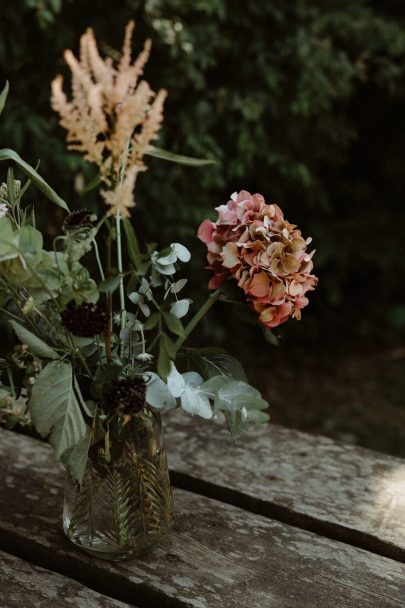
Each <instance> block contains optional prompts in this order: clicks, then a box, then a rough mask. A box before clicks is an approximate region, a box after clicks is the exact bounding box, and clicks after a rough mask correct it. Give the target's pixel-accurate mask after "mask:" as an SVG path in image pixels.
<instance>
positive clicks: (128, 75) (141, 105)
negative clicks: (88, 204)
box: [51, 21, 167, 217]
mask: <svg viewBox="0 0 405 608" xmlns="http://www.w3.org/2000/svg"><path fill="white" fill-rule="evenodd" d="M134 27H135V23H134V22H133V21H130V22H129V23H128V25H127V27H126V30H125V38H124V44H123V47H122V54H121V59H120V61H119V62H118V63H115V64H114V62H113V61H112V59H111V58H107V59H105V60H104V59H102V57H101V56H100V54H99V51H98V48H97V43H96V40H95V37H94V33H93V31H92V30H91V29H88V30H87V31H86V33H85V34H83V36H82V37H81V40H80V56H79V59H77V58H76V57H75V56H74V55H73V53H72V52H71V51H69V50H67V51H65V54H64V57H65V61H66V63H67V64H68V66H69V68H70V70H71V73H72V98H71V100H70V101H68V99H67V97H66V94H65V93H64V91H63V78H62V76H60V75H58V76H56V78H55V79H54V80H53V82H52V96H51V103H52V108H53V109H54V110H55V111H56V112H57V113H58V114H59V116H60V124H61V126H62V127H64V128H65V129H66V131H67V136H66V138H67V141H68V145H69V148H70V149H71V150H77V151H79V152H81V153H82V154H83V156H84V158H85V159H86V160H88V161H89V162H91V163H95V164H96V165H97V166H98V167H99V169H100V177H101V180H102V182H103V183H104V184H105V185H106V189H105V190H103V191H102V195H103V198H104V200H105V202H106V204H107V205H108V206H109V209H108V212H107V214H108V215H113V214H115V213H116V212H117V211H119V212H120V214H121V216H122V217H129V209H130V208H131V207H134V205H135V202H134V196H133V189H134V186H135V181H136V178H137V175H138V173H140V172H141V171H145V170H146V166H145V164H144V162H143V157H144V154H145V152H146V151H147V148H148V146H149V145H150V143H151V142H152V141H153V140H154V139H156V137H157V133H158V131H159V128H160V125H161V123H162V120H163V104H164V101H165V98H166V96H167V92H166V90H164V89H161V90H160V91H159V92H158V93H157V94H155V93H154V92H153V91H152V89H151V88H150V86H149V84H148V83H147V82H146V81H145V80H141V81H139V78H140V76H141V75H142V73H143V69H144V67H145V64H146V62H147V60H148V58H149V53H150V48H151V42H150V40H147V41H146V42H145V45H144V48H143V50H142V51H141V53H140V54H139V55H138V57H137V58H136V59H135V61H134V62H132V61H131V43H132V34H133V30H134Z"/></svg>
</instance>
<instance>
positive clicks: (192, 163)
mask: <svg viewBox="0 0 405 608" xmlns="http://www.w3.org/2000/svg"><path fill="white" fill-rule="evenodd" d="M145 154H148V155H149V156H154V157H155V158H161V159H162V160H168V161H170V162H172V163H178V164H180V165H188V166H189V167H203V166H204V165H213V164H215V163H216V161H215V160H212V159H208V158H193V157H192V156H183V155H182V154H174V152H169V151H168V150H162V148H157V147H156V146H149V147H148V148H147V150H146V152H145Z"/></svg>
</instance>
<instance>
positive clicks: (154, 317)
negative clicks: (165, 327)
mask: <svg viewBox="0 0 405 608" xmlns="http://www.w3.org/2000/svg"><path fill="white" fill-rule="evenodd" d="M159 317H160V313H158V312H153V313H152V314H151V316H150V317H149V318H148V319H147V321H145V323H144V326H143V329H144V331H149V330H151V329H154V328H155V327H156V326H157V324H158V323H159Z"/></svg>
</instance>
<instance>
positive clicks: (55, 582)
mask: <svg viewBox="0 0 405 608" xmlns="http://www.w3.org/2000/svg"><path fill="white" fill-rule="evenodd" d="M0 605H1V608H27V606H30V607H31V608H72V606H75V608H131V607H130V605H129V604H123V603H122V602H119V601H118V600H114V599H111V598H109V597H106V596H105V595H101V594H100V593H97V592H96V591H92V590H91V589H89V588H88V587H85V586H83V585H81V584H80V583H78V582H77V581H74V580H72V579H69V578H66V577H65V576H61V575H60V574H55V572H51V571H50V570H44V569H43V568H40V567H39V566H35V565H33V564H30V563H28V562H26V561H24V560H22V559H20V558H18V557H15V556H14V555H10V554H9V553H4V551H0ZM132 608H135V607H134V606H133V605H132Z"/></svg>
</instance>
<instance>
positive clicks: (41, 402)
mask: <svg viewBox="0 0 405 608" xmlns="http://www.w3.org/2000/svg"><path fill="white" fill-rule="evenodd" d="M28 405H29V408H30V411H31V417H32V421H33V423H34V426H35V428H36V429H37V431H38V433H40V434H41V435H42V436H43V437H47V436H48V435H49V434H50V437H49V441H50V443H51V445H52V447H53V449H54V451H55V454H56V456H57V457H58V458H60V457H61V456H62V454H64V453H65V452H66V451H67V450H69V449H71V448H73V447H74V446H77V445H78V444H79V443H80V442H82V441H83V440H84V438H85V437H86V435H87V432H88V427H87V425H86V423H85V421H84V418H83V414H82V412H81V409H80V404H79V401H78V399H77V397H76V394H75V391H74V389H73V369H72V366H71V364H70V363H65V362H63V361H52V362H51V363H48V365H47V366H46V367H45V368H44V369H43V370H42V372H41V373H40V374H39V376H38V377H37V379H36V380H35V384H34V386H33V387H32V392H31V397H30V400H29V403H28Z"/></svg>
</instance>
